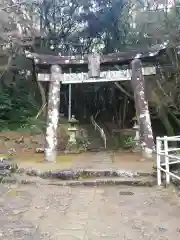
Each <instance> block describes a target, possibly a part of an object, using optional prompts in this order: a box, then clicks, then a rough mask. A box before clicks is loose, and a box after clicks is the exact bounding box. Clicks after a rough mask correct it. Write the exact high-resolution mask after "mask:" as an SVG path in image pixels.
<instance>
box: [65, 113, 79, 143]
mask: <svg viewBox="0 0 180 240" xmlns="http://www.w3.org/2000/svg"><path fill="white" fill-rule="evenodd" d="M68 122H69V124H70V126H69V128H68V131H69V136H70V138H69V144H70V145H76V134H77V131H78V128H77V124H78V123H79V121H78V120H77V119H76V118H75V116H74V115H72V118H71V119H70V120H69V121H68Z"/></svg>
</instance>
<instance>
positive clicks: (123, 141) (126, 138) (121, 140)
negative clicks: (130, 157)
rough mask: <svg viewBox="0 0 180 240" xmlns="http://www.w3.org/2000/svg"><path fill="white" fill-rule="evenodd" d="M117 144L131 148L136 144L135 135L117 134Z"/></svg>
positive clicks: (121, 147) (120, 146)
mask: <svg viewBox="0 0 180 240" xmlns="http://www.w3.org/2000/svg"><path fill="white" fill-rule="evenodd" d="M115 138H116V139H115V140H116V146H117V148H118V149H119V148H120V149H124V150H125V149H129V148H132V147H133V145H134V142H133V137H132V136H131V135H120V136H116V137H115Z"/></svg>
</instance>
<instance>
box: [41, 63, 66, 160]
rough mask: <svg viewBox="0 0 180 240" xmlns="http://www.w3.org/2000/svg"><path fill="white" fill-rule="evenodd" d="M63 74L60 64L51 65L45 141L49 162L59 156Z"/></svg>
mask: <svg viewBox="0 0 180 240" xmlns="http://www.w3.org/2000/svg"><path fill="white" fill-rule="evenodd" d="M61 76H62V70H61V67H60V66H58V65H53V66H51V78H50V85H49V95H48V111H47V123H46V124H47V126H46V141H45V161H48V162H56V156H57V131H58V121H59V105H60V87H61Z"/></svg>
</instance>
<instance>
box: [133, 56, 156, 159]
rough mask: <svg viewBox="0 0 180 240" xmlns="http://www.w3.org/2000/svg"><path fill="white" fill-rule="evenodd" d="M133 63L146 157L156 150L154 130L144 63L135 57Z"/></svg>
mask: <svg viewBox="0 0 180 240" xmlns="http://www.w3.org/2000/svg"><path fill="white" fill-rule="evenodd" d="M131 65H132V80H131V82H132V88H133V91H134V100H135V107H136V115H137V121H138V124H139V127H140V129H139V130H140V144H141V148H142V150H143V153H144V154H145V156H146V157H152V153H153V150H154V141H153V132H152V127H151V119H150V114H149V108H148V102H147V100H146V97H145V82H144V76H143V73H142V65H141V61H140V60H139V59H135V60H133V61H132V63H131Z"/></svg>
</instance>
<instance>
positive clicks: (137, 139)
mask: <svg viewBox="0 0 180 240" xmlns="http://www.w3.org/2000/svg"><path fill="white" fill-rule="evenodd" d="M139 129H140V128H139V125H138V124H137V122H136V121H135V123H134V126H133V130H135V137H134V142H135V148H137V149H139V148H140V132H139Z"/></svg>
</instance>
